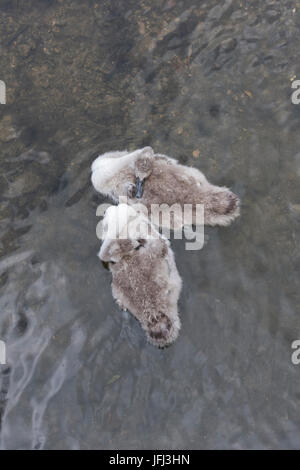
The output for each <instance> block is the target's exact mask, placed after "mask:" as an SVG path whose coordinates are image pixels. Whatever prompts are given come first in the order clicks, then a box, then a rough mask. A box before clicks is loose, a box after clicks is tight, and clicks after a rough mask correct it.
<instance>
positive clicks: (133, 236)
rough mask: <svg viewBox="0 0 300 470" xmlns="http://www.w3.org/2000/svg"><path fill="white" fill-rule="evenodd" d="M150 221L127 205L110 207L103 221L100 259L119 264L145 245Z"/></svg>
mask: <svg viewBox="0 0 300 470" xmlns="http://www.w3.org/2000/svg"><path fill="white" fill-rule="evenodd" d="M148 228H149V221H148V220H147V219H146V217H145V216H144V215H142V214H138V213H137V212H136V211H135V210H134V209H133V208H132V207H130V206H128V205H127V204H119V205H118V206H110V207H109V208H108V209H107V210H106V212H105V216H104V219H103V236H102V238H103V243H102V245H101V249H100V252H99V255H98V256H99V258H100V259H101V260H102V261H104V262H114V263H116V262H118V261H120V260H121V259H122V258H124V257H125V256H130V255H131V254H132V253H133V252H134V250H137V249H139V248H140V247H141V246H143V245H144V242H145V237H147V236H148V233H149V230H148Z"/></svg>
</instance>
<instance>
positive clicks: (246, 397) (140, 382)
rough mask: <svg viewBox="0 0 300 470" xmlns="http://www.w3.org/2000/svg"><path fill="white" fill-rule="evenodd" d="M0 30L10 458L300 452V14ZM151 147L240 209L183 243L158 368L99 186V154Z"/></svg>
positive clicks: (102, 8) (2, 398) (3, 411)
mask: <svg viewBox="0 0 300 470" xmlns="http://www.w3.org/2000/svg"><path fill="white" fill-rule="evenodd" d="M0 10H1V15H0V28H1V32H0V51H1V58H0V62H1V67H0V70H1V77H0V79H1V80H3V81H4V82H5V83H6V86H7V104H6V105H0V145H1V160H0V162H1V163H0V165H1V174H0V178H1V184H0V192H1V207H0V229H1V244H0V251H1V259H0V287H1V297H0V339H1V340H4V341H5V342H6V346H7V364H6V366H3V365H1V366H0V418H1V441H0V442H1V444H0V446H1V447H2V448H4V449H11V448H18V449H28V448H44V449H60V448H68V449H78V448H82V449H101V448H105V449H108V448H120V449H122V448H138V449H144V448H155V449H160V448H170V449H182V448H186V449H193V448H200V449H202V448H203V449H205V448H234V449H238V448H270V447H273V448H299V446H300V438H299V422H300V413H299V397H300V396H299V385H300V379H299V372H300V369H298V368H297V366H295V365H293V364H292V363H291V354H292V349H291V343H292V341H293V340H295V339H300V320H299V318H300V317H299V315H300V310H299V277H298V272H299V267H300V258H299V253H298V251H297V243H298V242H299V221H300V192H299V176H300V157H299V155H300V153H299V152H300V150H299V148H300V135H299V118H300V114H299V113H300V107H299V106H297V105H293V104H292V103H291V99H290V95H291V80H293V78H294V77H295V76H296V75H297V72H299V71H298V68H297V64H298V63H299V47H298V36H299V33H298V30H299V20H300V18H299V11H300V4H299V2H297V1H292V0H291V1H289V2H280V1H268V2H266V1H263V0H253V1H251V2H239V1H234V0H225V1H224V0H221V1H220V0H210V1H209V2H208V1H207V2H202V1H201V2H193V1H191V0H186V1H184V2H183V1H175V0H167V1H163V2H161V1H157V0H154V1H153V0H152V1H150V0H145V1H144V2H136V1H135V0H129V1H127V2H121V1H119V0H114V1H111V0H105V1H100V0H91V1H90V2H85V1H83V0H82V1H78V2H72V1H71V0H66V1H62V0H56V1H54V0H47V1H45V0H43V1H42V0H38V1H36V0H35V1H33V0H28V1H27V2H23V3H22V2H17V1H15V0H5V1H3V2H1V6H0ZM297 78H299V77H297ZM145 145H151V146H152V147H153V148H154V149H155V150H156V151H159V152H161V153H166V154H168V155H171V156H174V157H176V158H178V159H179V160H180V161H181V162H182V163H185V164H188V165H195V166H196V167H198V168H200V169H201V170H203V171H204V173H205V174H206V175H207V177H208V178H209V179H210V180H211V181H212V182H213V183H214V184H219V185H222V184H226V185H228V186H231V187H232V189H233V190H234V191H235V192H236V193H237V194H239V196H240V197H241V199H242V216H241V217H240V219H239V220H238V221H237V222H235V223H234V224H233V225H232V226H231V227H229V228H226V229H224V228H213V229H206V236H207V238H208V242H207V243H206V245H205V247H204V249H203V250H201V251H198V252H190V251H185V249H184V243H182V242H181V241H176V242H173V243H172V245H173V248H174V250H175V255H176V261H177V266H178V269H179V271H180V273H181V275H182V277H183V281H184V287H183V292H182V295H181V299H180V311H181V318H182V324H183V326H182V330H181V334H180V337H179V339H178V341H177V342H176V343H175V344H174V345H173V346H172V347H170V348H168V349H167V350H163V351H161V350H157V349H155V348H154V347H152V346H151V345H149V344H147V343H146V341H145V337H144V335H143V333H142V331H141V330H140V328H139V325H138V323H137V322H136V321H135V320H134V319H133V318H132V317H131V316H130V315H128V314H126V313H122V312H120V311H119V310H118V308H117V306H116V304H115V303H114V302H113V300H112V296H111V291H110V274H109V272H108V271H106V270H104V269H103V267H102V265H101V264H100V263H99V260H98V258H97V257H96V253H97V251H98V250H99V241H98V240H97V238H96V234H95V228H96V224H97V222H98V220H97V218H96V216H95V211H96V207H97V205H98V204H99V203H100V202H103V199H102V198H101V197H100V196H99V195H97V194H95V192H94V191H93V189H92V187H91V184H90V182H89V171H90V170H89V167H90V163H91V162H92V160H93V159H94V158H95V156H96V155H97V154H99V153H103V152H105V151H108V150H111V149H118V150H122V149H124V148H128V149H135V148H139V147H142V146H145ZM298 367H300V366H298Z"/></svg>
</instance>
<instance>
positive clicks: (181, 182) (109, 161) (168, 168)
mask: <svg viewBox="0 0 300 470" xmlns="http://www.w3.org/2000/svg"><path fill="white" fill-rule="evenodd" d="M91 179H92V183H93V185H94V188H95V189H96V190H97V191H99V192H100V193H102V194H104V195H106V196H109V197H110V198H112V199H113V200H114V201H115V202H117V201H118V200H119V198H120V197H121V196H126V197H127V198H128V203H129V204H132V205H134V204H137V203H141V204H143V205H144V206H146V208H147V210H148V211H149V212H150V211H151V205H152V204H155V205H161V204H167V205H168V206H169V207H171V206H173V205H174V204H179V205H180V207H181V208H182V210H184V205H186V204H192V206H193V223H194V224H195V223H196V222H197V221H196V218H195V208H196V205H197V204H202V205H203V207H204V223H205V224H207V225H212V226H213V225H223V226H225V225H229V224H230V223H231V222H232V221H233V220H234V219H235V218H236V217H237V216H238V215H239V213H240V210H239V199H238V197H237V195H236V194H234V193H233V192H231V191H230V190H229V189H228V188H226V187H220V186H215V185H213V184H211V183H209V182H208V181H207V179H206V177H205V176H204V175H203V173H201V171H199V170H198V169H197V168H192V167H188V166H185V165H181V164H179V163H178V161H177V160H175V159H173V158H170V157H168V156H166V155H162V154H154V152H153V150H152V148H151V147H145V148H143V149H139V150H136V151H134V152H127V151H123V152H108V153H105V154H103V155H100V156H99V157H98V158H97V159H96V160H95V161H94V162H93V164H92V178H91ZM181 225H184V221H183V219H182V223H181ZM171 228H174V227H171Z"/></svg>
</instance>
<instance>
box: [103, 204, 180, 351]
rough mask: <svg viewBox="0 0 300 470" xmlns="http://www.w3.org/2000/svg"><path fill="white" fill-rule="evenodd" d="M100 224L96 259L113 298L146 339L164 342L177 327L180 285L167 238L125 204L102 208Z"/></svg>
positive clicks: (163, 344) (169, 338) (168, 342)
mask: <svg viewBox="0 0 300 470" xmlns="http://www.w3.org/2000/svg"><path fill="white" fill-rule="evenodd" d="M103 228H104V235H103V243H102V246H101V249H100V252H99V258H100V259H101V260H102V261H104V262H107V263H108V266H109V269H110V271H111V273H112V294H113V297H114V298H115V299H116V301H117V303H118V305H119V306H120V307H121V308H122V309H124V310H129V311H130V312H131V313H132V314H133V315H134V316H135V317H136V318H137V320H138V321H139V322H140V324H141V326H142V328H143V329H144V331H145V332H146V335H147V338H148V340H149V341H150V343H152V344H153V345H155V346H158V347H165V346H167V345H168V344H170V343H172V342H173V341H174V340H175V339H176V338H177V336H178V332H179V329H180V319H179V314H178V307H177V302H178V298H179V294H180V290H181V278H180V276H179V274H178V271H177V268H176V265H175V260H174V254H173V251H172V250H171V248H170V244H169V241H168V240H167V239H165V238H164V237H162V236H161V235H160V234H159V233H158V232H157V231H156V230H155V229H154V227H153V226H152V225H151V224H150V222H149V220H148V219H147V218H146V217H145V216H143V215H142V214H138V213H137V212H136V211H135V210H134V209H133V207H131V206H128V205H126V204H120V205H119V206H111V207H110V208H108V209H107V210H106V213H105V217H104V220H103ZM149 234H150V236H149Z"/></svg>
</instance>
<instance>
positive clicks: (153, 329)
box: [145, 312, 180, 348]
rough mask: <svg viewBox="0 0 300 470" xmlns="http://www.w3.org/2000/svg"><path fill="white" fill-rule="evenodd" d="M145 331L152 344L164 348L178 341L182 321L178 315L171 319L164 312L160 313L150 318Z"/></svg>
mask: <svg viewBox="0 0 300 470" xmlns="http://www.w3.org/2000/svg"><path fill="white" fill-rule="evenodd" d="M145 330H146V334H147V338H148V340H149V342H150V343H151V344H153V345H154V346H157V347H159V348H164V347H166V346H168V345H169V344H171V343H173V341H175V340H176V338H177V336H178V333H179V330H180V320H179V317H178V315H177V316H176V317H175V318H171V317H170V316H168V315H166V314H165V313H163V312H158V313H157V314H155V315H151V316H150V317H149V318H148V320H147V324H146V328H145Z"/></svg>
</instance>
